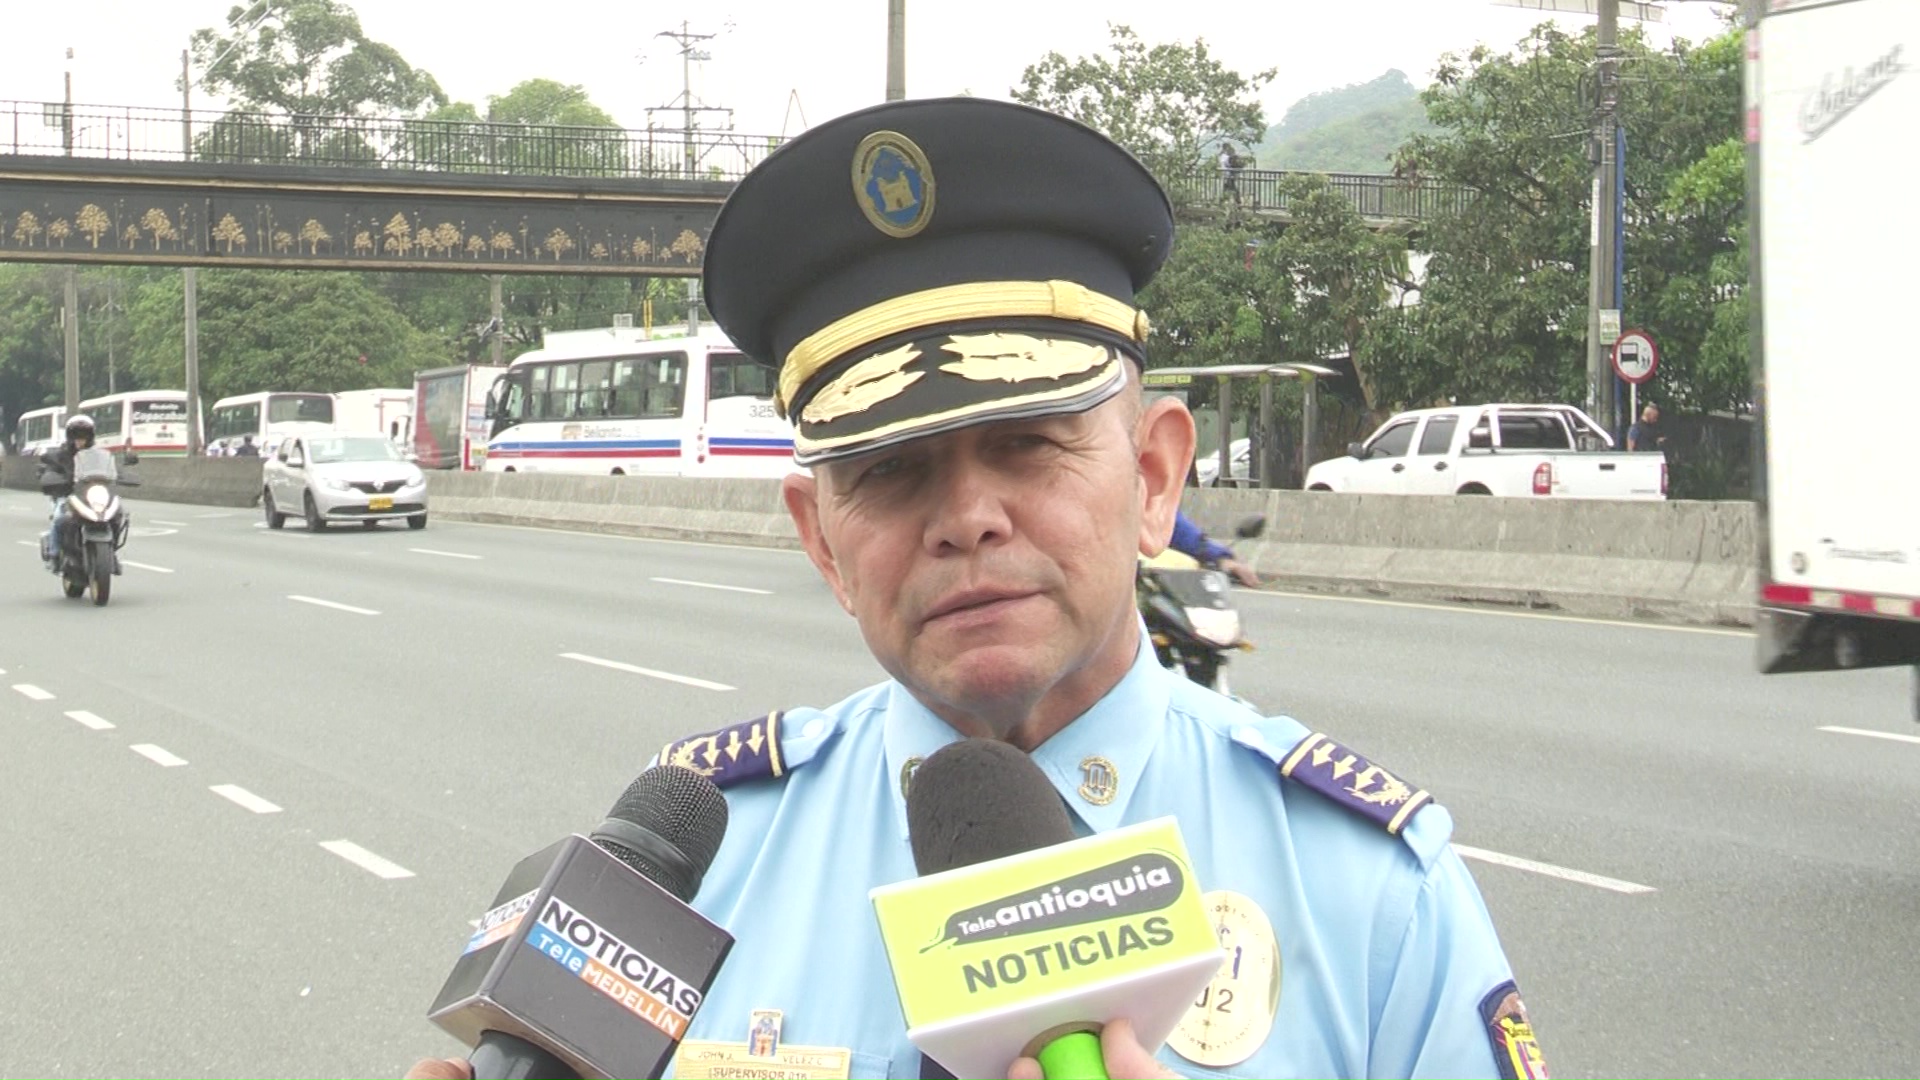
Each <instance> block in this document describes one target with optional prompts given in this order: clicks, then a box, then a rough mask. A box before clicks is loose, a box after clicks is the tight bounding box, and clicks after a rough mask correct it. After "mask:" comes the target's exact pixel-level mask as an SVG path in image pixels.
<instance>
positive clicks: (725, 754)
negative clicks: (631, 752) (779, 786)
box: [657, 712, 787, 788]
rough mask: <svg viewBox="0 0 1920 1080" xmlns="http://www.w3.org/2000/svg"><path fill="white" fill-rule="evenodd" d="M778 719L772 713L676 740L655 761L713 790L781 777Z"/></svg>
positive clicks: (783, 771) (782, 762) (783, 766)
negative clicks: (687, 771)
mask: <svg viewBox="0 0 1920 1080" xmlns="http://www.w3.org/2000/svg"><path fill="white" fill-rule="evenodd" d="M780 715H781V714H780V713H778V712H771V713H768V714H767V715H765V716H758V717H755V718H753V719H752V720H743V721H741V722H740V723H738V724H731V725H729V726H727V727H723V728H721V729H720V730H719V731H711V732H708V733H706V734H704V735H689V736H687V737H686V738H684V739H675V740H674V741H673V742H670V743H668V744H667V745H666V746H664V747H662V748H661V750H660V756H659V758H658V759H657V760H658V761H659V763H660V764H662V765H679V766H681V767H683V768H688V769H692V770H693V771H694V772H697V773H699V774H700V775H701V776H704V777H706V778H707V779H709V780H711V781H713V783H714V786H715V787H723V788H724V787H729V786H731V785H733V784H740V783H745V782H746V781H748V780H760V779H764V778H767V777H778V776H784V775H786V772H787V763H786V761H785V760H784V759H783V758H782V757H781V756H780Z"/></svg>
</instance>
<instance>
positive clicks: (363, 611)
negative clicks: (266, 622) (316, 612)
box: [287, 596, 380, 615]
mask: <svg viewBox="0 0 1920 1080" xmlns="http://www.w3.org/2000/svg"><path fill="white" fill-rule="evenodd" d="M287 599H289V600H294V601H297V602H299V603H302V604H312V605H313V606H315V607H323V608H332V609H334V610H335V611H350V612H352V613H353V614H355V615H378V614H380V613H379V612H377V611H375V610H373V609H372V608H363V607H354V606H353V605H352V604H336V603H334V602H333V601H331V600H322V599H320V598H318V597H314V596H288V597H287Z"/></svg>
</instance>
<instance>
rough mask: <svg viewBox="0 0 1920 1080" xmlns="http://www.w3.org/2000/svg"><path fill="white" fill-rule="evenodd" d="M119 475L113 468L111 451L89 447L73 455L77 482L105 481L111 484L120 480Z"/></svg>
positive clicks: (74, 476) (74, 475)
mask: <svg viewBox="0 0 1920 1080" xmlns="http://www.w3.org/2000/svg"><path fill="white" fill-rule="evenodd" d="M119 475H120V474H119V471H118V470H116V469H115V468H114V466H113V451H111V450H107V449H105V448H103V447H98V446H89V447H87V448H86V449H85V450H81V451H79V452H78V453H76V454H74V455H73V478H74V480H75V481H76V482H82V483H84V482H85V481H88V480H104V481H106V482H107V483H109V484H111V483H113V482H114V481H115V480H117V479H119Z"/></svg>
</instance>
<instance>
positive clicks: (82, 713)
mask: <svg viewBox="0 0 1920 1080" xmlns="http://www.w3.org/2000/svg"><path fill="white" fill-rule="evenodd" d="M67 717H68V718H69V719H72V720H77V721H79V722H80V724H81V725H82V726H84V727H90V728H92V729H93V730H95V731H108V730H111V729H112V728H113V724H112V723H111V722H109V721H106V720H102V719H100V718H99V717H97V716H95V715H93V714H92V713H90V712H88V711H87V710H85V709H75V710H73V711H72V712H70V713H68V714H67Z"/></svg>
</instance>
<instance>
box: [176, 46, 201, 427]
mask: <svg viewBox="0 0 1920 1080" xmlns="http://www.w3.org/2000/svg"><path fill="white" fill-rule="evenodd" d="M180 160H181V161H192V160H193V64H192V62H191V60H190V59H189V51H188V50H186V49H181V50H180ZM180 285H181V293H182V295H183V296H184V302H185V307H186V313H185V326H184V328H185V334H184V336H185V338H186V340H185V341H184V342H183V344H184V346H185V348H184V349H183V350H182V351H183V352H185V354H186V356H185V362H186V369H187V370H186V381H187V457H188V458H197V457H199V456H200V440H201V431H200V270H199V268H198V267H193V266H189V267H187V268H186V269H184V270H182V271H181V272H180Z"/></svg>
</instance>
